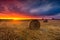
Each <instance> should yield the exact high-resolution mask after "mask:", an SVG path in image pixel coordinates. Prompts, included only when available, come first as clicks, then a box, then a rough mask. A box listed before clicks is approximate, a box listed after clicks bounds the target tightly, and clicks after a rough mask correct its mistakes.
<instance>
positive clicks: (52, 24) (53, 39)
mask: <svg viewBox="0 0 60 40" xmlns="http://www.w3.org/2000/svg"><path fill="white" fill-rule="evenodd" d="M39 21H40V25H41V26H40V29H38V30H31V29H29V23H30V21H28V20H24V21H0V40H60V20H48V22H43V20H39Z"/></svg>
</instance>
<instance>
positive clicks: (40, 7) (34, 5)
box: [0, 0, 60, 19]
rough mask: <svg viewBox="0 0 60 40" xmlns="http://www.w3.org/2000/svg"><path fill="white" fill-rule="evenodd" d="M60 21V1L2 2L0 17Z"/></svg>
mask: <svg viewBox="0 0 60 40" xmlns="http://www.w3.org/2000/svg"><path fill="white" fill-rule="evenodd" d="M45 16H46V17H52V18H56V19H60V0H0V17H1V18H2V17H7V18H9V17H21V18H24V17H25V18H29V17H32V18H35V17H36V18H40V17H45Z"/></svg>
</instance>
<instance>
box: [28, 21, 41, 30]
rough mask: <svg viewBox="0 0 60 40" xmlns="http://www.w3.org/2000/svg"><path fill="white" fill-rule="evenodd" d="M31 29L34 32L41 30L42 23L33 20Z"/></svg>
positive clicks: (30, 25)
mask: <svg viewBox="0 0 60 40" xmlns="http://www.w3.org/2000/svg"><path fill="white" fill-rule="evenodd" d="M29 28H30V29H32V30H34V29H39V28H40V22H39V21H38V20H32V21H31V22H30V24H29Z"/></svg>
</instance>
